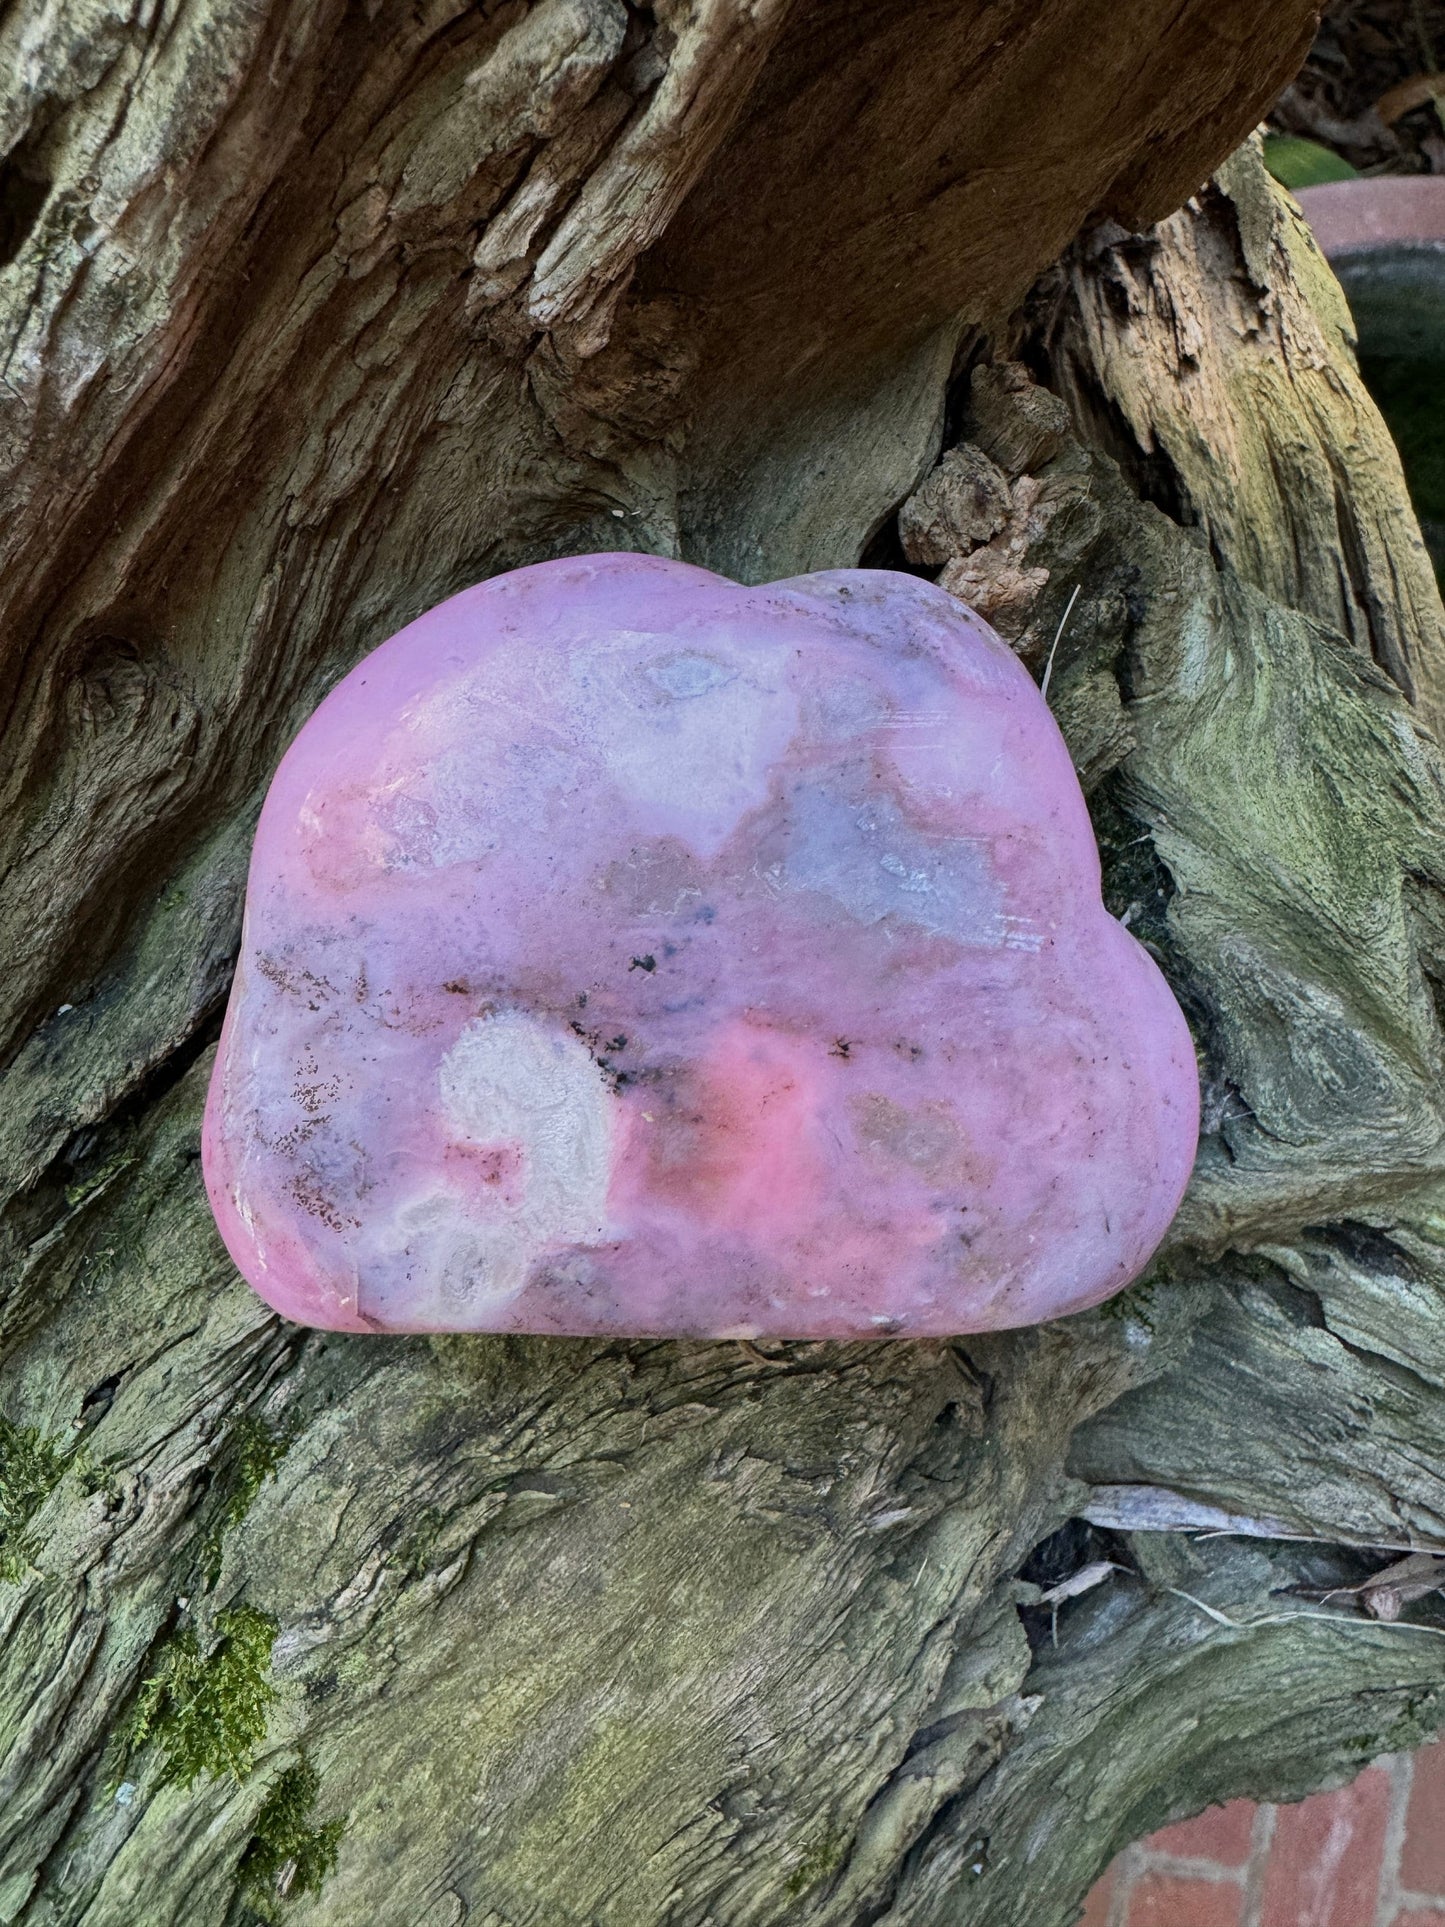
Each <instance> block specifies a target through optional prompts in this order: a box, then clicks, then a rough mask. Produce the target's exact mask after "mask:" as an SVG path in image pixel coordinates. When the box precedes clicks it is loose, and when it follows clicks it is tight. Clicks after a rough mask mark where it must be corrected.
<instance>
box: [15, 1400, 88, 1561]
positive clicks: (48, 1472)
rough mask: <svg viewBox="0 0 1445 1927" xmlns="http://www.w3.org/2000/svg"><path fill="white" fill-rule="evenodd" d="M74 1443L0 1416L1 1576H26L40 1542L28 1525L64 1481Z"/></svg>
mask: <svg viewBox="0 0 1445 1927" xmlns="http://www.w3.org/2000/svg"><path fill="white" fill-rule="evenodd" d="M71 1457H72V1452H71V1449H70V1448H69V1447H68V1446H66V1445H62V1444H61V1443H60V1442H59V1441H58V1440H57V1439H48V1438H46V1437H44V1436H43V1434H42V1433H40V1432H39V1431H37V1430H36V1428H35V1427H34V1426H33V1425H12V1424H11V1423H10V1421H9V1419H6V1418H0V1581H4V1580H7V1579H8V1580H18V1579H22V1578H23V1577H24V1576H25V1572H26V1570H27V1568H28V1567H29V1566H30V1564H31V1562H32V1561H33V1559H34V1556H35V1552H36V1544H35V1541H34V1540H33V1539H31V1538H30V1537H29V1535H28V1534H27V1532H26V1527H27V1526H28V1525H29V1524H30V1521H31V1520H32V1519H33V1518H34V1516H35V1514H36V1513H37V1512H38V1511H39V1510H40V1508H41V1506H42V1505H43V1504H44V1503H45V1501H46V1499H47V1498H49V1496H50V1494H51V1492H53V1491H54V1489H55V1487H56V1486H57V1485H58V1484H59V1483H60V1480H61V1476H62V1474H63V1473H64V1471H65V1469H66V1467H67V1466H68V1465H69V1464H70V1461H71Z"/></svg>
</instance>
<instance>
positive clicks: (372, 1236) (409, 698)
mask: <svg viewBox="0 0 1445 1927" xmlns="http://www.w3.org/2000/svg"><path fill="white" fill-rule="evenodd" d="M1197 1129H1198V1084H1197V1077H1196V1070H1195V1060H1194V1052H1193V1048H1192V1045H1191V1041H1190V1037H1189V1033H1188V1030H1187V1027H1186V1025H1185V1023H1184V1019H1183V1017H1182V1015H1181V1014H1180V1011H1179V1008H1178V1006H1177V1004H1176V1003H1175V1001H1174V998H1173V996H1172V995H1171V993H1170V991H1169V989H1168V987H1167V986H1166V984H1165V983H1164V980H1163V978H1162V977H1161V975H1160V974H1159V971H1158V970H1157V968H1156V967H1155V965H1154V963H1153V961H1152V960H1151V959H1150V957H1149V956H1148V955H1147V954H1146V952H1145V951H1144V950H1143V949H1141V948H1140V946H1139V945H1138V944H1137V943H1136V942H1135V941H1134V939H1133V938H1132V937H1130V936H1129V934H1128V933H1127V931H1125V930H1124V929H1122V928H1121V926H1120V925H1119V924H1118V923H1117V922H1115V920H1114V919H1113V918H1112V917H1110V916H1109V915H1108V914H1107V912H1106V911H1105V910H1104V909H1103V907H1102V904H1101V902H1100V895H1099V864H1098V856H1097V852H1096V849H1095V845H1094V839H1093V835H1092V831H1091V829H1090V825H1089V819H1088V815H1087V812H1086V810H1085V807H1084V801H1083V797H1082V795H1081V794H1080V791H1079V786H1078V782H1077V780H1076V778H1075V775H1074V772H1073V769H1072V767H1071V765H1070V763H1069V758H1068V753H1067V751H1066V749H1065V747H1064V743H1063V740H1062V738H1061V737H1060V735H1059V733H1058V730H1057V728H1056V726H1055V724H1054V721H1053V719H1052V717H1051V716H1050V714H1049V712H1048V709H1047V707H1046V705H1045V703H1044V702H1043V700H1042V698H1041V697H1040V695H1039V692H1038V690H1037V689H1036V688H1035V686H1034V684H1033V682H1032V680H1031V679H1030V677H1029V676H1028V674H1027V673H1026V671H1025V670H1024V669H1023V668H1022V666H1021V665H1020V664H1019V663H1018V661H1017V660H1016V659H1015V657H1014V656H1013V655H1012V654H1011V652H1010V651H1009V650H1008V648H1007V647H1006V646H1005V645H1004V644H1003V643H1001V642H1000V641H999V640H998V638H997V637H996V636H994V635H993V633H992V631H990V630H989V629H988V628H987V627H986V625H984V624H983V623H982V622H981V621H980V620H979V619H978V618H977V617H974V616H972V615H971V614H970V612H969V611H968V610H966V609H965V608H963V607H962V606H961V605H960V604H959V603H958V602H956V601H955V600H954V599H953V598H952V597H950V596H948V595H945V594H944V593H943V592H942V591H941V590H939V589H936V588H934V587H932V586H931V585H929V584H928V583H925V582H921V581H919V580H917V579H915V578H913V577H911V576H906V575H893V574H889V573H885V572H882V571H875V570H844V571H836V572H833V573H829V574H823V575H815V576H808V577H802V578H799V579H797V580H795V581H791V582H780V583H774V584H771V585H769V586H768V587H765V588H760V589H744V588H740V587H738V586H737V585H736V584H734V583H731V582H727V581H725V580H723V579H722V578H720V577H718V576H714V575H711V574H709V573H707V572H706V571H704V570H701V569H696V568H691V567H688V566H686V565H684V564H681V563H676V562H668V561H663V560H659V559H657V558H654V557H647V556H636V555H611V556H608V555H601V556H584V557H579V558H575V559H572V560H567V561H562V562H552V563H545V564H542V565H540V566H538V567H535V568H530V569H522V570H519V571H517V572H516V573H514V574H512V575H508V576H502V577H499V578H497V579H495V580H493V581H490V582H487V583H484V584H482V585H481V586H480V587H478V588H475V589H470V590H467V591H466V592H465V593H464V594H462V595H459V596H455V597H453V598H452V599H451V600H450V601H448V602H445V603H443V604H441V605H440V606H439V607H438V608H435V609H433V610H431V611H430V612H429V613H428V614H426V615H425V616H423V617H421V618H420V620H419V621H417V622H415V623H413V624H411V625H410V627H409V628H407V629H405V630H403V631H402V632H401V633H400V634H399V635H397V636H395V637H393V638H392V640H391V641H389V642H387V643H385V644H384V645H383V646H382V647H381V648H380V649H378V650H376V651H375V652H374V653H373V654H372V655H370V656H369V657H367V659H366V660H365V661H364V662H363V663H361V664H360V665H359V667H358V668H357V669H356V670H354V671H353V672H352V674H351V675H349V676H348V677H347V678H346V679H345V681H344V682H342V683H341V684H340V685H339V686H338V687H337V688H336V689H335V690H334V691H333V692H332V694H331V695H330V696H329V697H328V698H327V699H326V701H325V702H324V703H323V704H322V705H321V707H320V708H319V709H318V710H317V712H316V714H315V715H314V716H313V717H312V719H311V720H310V721H309V722H308V723H307V725H306V726H305V728H304V729H303V730H302V731H301V733H300V735H299V736H298V738H297V739H296V742H295V743H294V744H293V746H292V748H291V749H290V751H289V752H288V754H287V755H286V757H285V758H284V760H283V762H282V764H281V767H280V769H279V770H278V772H277V775H276V778H275V781H274V783H273V785H272V788H271V791H270V794H269V796H268V798H267V801H266V806H265V809H264V811H263V813H262V817H261V823H260V828H259V830H258V832H257V837H256V846H255V852H254V855H253V859H252V866H251V876H250V885H249V892H248V898H247V914H246V929H245V935H244V939H243V945H242V956H241V962H240V967H239V970H238V973H237V978H236V984H235V988H234V990H233V993H232V998H231V1005H230V1009H229V1011H228V1013H227V1018H226V1025H225V1030H224V1033H223V1035H222V1039H221V1046H220V1052H219V1056H218V1058H217V1063H216V1068H215V1072H214V1075H213V1079H212V1083H211V1090H210V1096H209V1100H208V1104H207V1111H206V1125H205V1137H204V1159H205V1172H206V1181H207V1185H208V1188H209V1191H210V1195H211V1201H212V1204H213V1206H214V1209H215V1212H216V1217H217V1220H218V1223H219V1225H220V1228H221V1232H222V1235H223V1236H224V1238H225V1240H226V1244H227V1246H228V1247H229V1249H230V1251H231V1253H232V1255H233V1257H234V1258H235V1260H236V1263H237V1264H238V1266H239V1267H240V1269H241V1270H242V1272H243V1273H244V1274H245V1276H246V1277H247V1278H248V1279H249V1280H250V1282H251V1283H252V1284H253V1285H254V1286H255V1288H256V1289H257V1290H258V1291H259V1292H260V1293H261V1294H262V1296H263V1297H265V1298H266V1299H267V1300H268V1301H269V1302H270V1303H271V1304H273V1305H274V1306H275V1307H276V1308H277V1309H278V1310H280V1311H282V1312H284V1313H285V1314H286V1315H287V1316H288V1317H291V1318H294V1319H298V1320H300V1321H302V1322H304V1323H308V1324H313V1325H323V1326H333V1327H339V1328H342V1329H348V1330H374V1331H409V1330H411V1331H414V1330H425V1331H435V1330H471V1331H531V1332H559V1333H561V1332H565V1333H579V1334H587V1333H595V1334H615V1333H621V1334H685V1333H686V1334H697V1335H715V1336H726V1335H731V1336H763V1335H772V1336H779V1337H847V1336H860V1335H879V1334H887V1333H897V1334H900V1335H910V1334H911V1335H919V1334H925V1333H949V1332H964V1331H972V1330H980V1329H986V1328H990V1327H995V1326H1005V1325H1018V1324H1025V1323H1031V1322H1035V1321H1038V1320H1042V1319H1047V1318H1051V1317H1054V1316H1056V1315H1058V1314H1059V1313H1062V1312H1067V1311H1073V1310H1076V1309H1079V1308H1080V1307H1082V1306H1085V1305H1090V1304H1093V1303H1096V1302H1097V1301H1098V1300H1099V1299H1101V1298H1104V1297H1106V1296H1107V1295H1108V1294H1109V1293H1111V1292H1113V1291H1117V1290H1118V1289H1119V1288H1120V1287H1121V1286H1122V1285H1124V1284H1126V1283H1127V1282H1128V1281H1129V1279H1130V1278H1132V1277H1134V1276H1135V1275H1136V1274H1137V1273H1138V1271H1139V1269H1140V1268H1141V1266H1142V1265H1143V1264H1144V1263H1145V1261H1146V1260H1147V1258H1148V1257H1149V1254H1150V1253H1151V1252H1152V1250H1153V1249H1154V1247H1155V1245H1156V1244H1157V1242H1158V1240H1159V1238H1160V1237H1161V1236H1162V1234H1163V1232H1164V1230H1165V1228H1166V1226H1167V1225H1168V1223H1169V1220H1170V1218H1171V1217H1172V1215H1173V1213H1174V1210H1175V1207H1176V1205H1177V1204H1178V1201H1179V1197H1180V1195H1181V1193H1182V1191H1183V1188H1184V1185H1185V1183H1186V1181H1187V1178H1188V1175H1189V1170H1190V1166H1191V1163H1192V1160H1193V1155H1194V1149H1195V1142H1196V1136H1197Z"/></svg>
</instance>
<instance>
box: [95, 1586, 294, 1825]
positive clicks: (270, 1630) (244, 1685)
mask: <svg viewBox="0 0 1445 1927" xmlns="http://www.w3.org/2000/svg"><path fill="white" fill-rule="evenodd" d="M277 1631H278V1627H277V1625H276V1621H275V1620H274V1619H272V1618H271V1617H270V1616H269V1615H268V1614H266V1613H262V1612H257V1611H256V1610H255V1608H254V1607H251V1606H235V1607H232V1608H231V1610H230V1611H229V1612H223V1613H219V1614H218V1615H217V1617H216V1642H215V1644H214V1645H213V1646H212V1648H211V1650H210V1651H209V1652H208V1653H202V1651H201V1647H200V1641H199V1640H198V1639H197V1637H196V1634H195V1631H194V1629H193V1628H191V1627H189V1626H187V1627H184V1628H182V1630H181V1631H180V1632H177V1633H175V1634H173V1635H172V1636H171V1638H170V1639H169V1640H167V1642H166V1644H165V1645H164V1646H163V1647H162V1648H161V1651H160V1654H159V1656H158V1658H157V1661H156V1666H155V1670H154V1671H153V1672H152V1673H151V1675H150V1677H149V1679H147V1680H146V1682H145V1684H144V1685H143V1686H142V1687H141V1689H140V1696H139V1698H138V1699H137V1701H136V1704H135V1709H134V1711H133V1712H132V1713H131V1716H130V1718H129V1720H128V1721H127V1722H126V1725H125V1729H124V1732H123V1734H122V1740H123V1745H124V1752H123V1759H124V1758H128V1757H129V1755H130V1754H131V1753H132V1752H134V1751H135V1750H136V1749H137V1748H138V1747H141V1746H144V1745H146V1744H147V1743H148V1742H149V1741H152V1740H154V1741H155V1743H156V1745H157V1746H158V1747H159V1748H160V1751H161V1755H162V1759H163V1765H162V1768H161V1774H160V1780H159V1784H160V1785H161V1786H167V1785H172V1784H174V1785H176V1786H182V1787H188V1786H190V1785H191V1784H192V1783H193V1782H194V1781H195V1780H197V1779H199V1777H200V1776H201V1774H203V1773H206V1774H209V1775H210V1776H211V1778H212V1779H219V1778H220V1777H221V1776H222V1774H226V1773H229V1774H230V1775H231V1777H232V1779H234V1780H244V1779H245V1778H246V1776H247V1774H248V1773H249V1772H250V1771H251V1768H252V1766H253V1764H254V1762H255V1758H256V1748H257V1747H258V1746H259V1745H260V1744H261V1741H262V1740H263V1739H264V1738H265V1737H266V1716H267V1714H268V1713H269V1712H270V1709H271V1702H272V1701H273V1700H274V1699H275V1697H276V1689H275V1687H274V1686H272V1684H271V1680H270V1671H271V1648H272V1646H273V1644H274V1643H275V1639H276V1634H277Z"/></svg>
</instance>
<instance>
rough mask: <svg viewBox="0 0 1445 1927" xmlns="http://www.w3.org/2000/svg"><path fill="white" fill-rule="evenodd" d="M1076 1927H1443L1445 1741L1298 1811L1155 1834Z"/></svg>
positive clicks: (1118, 1867)
mask: <svg viewBox="0 0 1445 1927" xmlns="http://www.w3.org/2000/svg"><path fill="white" fill-rule="evenodd" d="M1081 1927H1445V1742H1441V1743H1437V1744H1436V1745H1434V1746H1430V1747H1426V1748H1425V1749H1424V1751H1423V1752H1420V1753H1415V1754H1400V1755H1398V1756H1396V1757H1395V1758H1393V1759H1387V1760H1379V1761H1377V1762H1376V1764H1375V1765H1374V1766H1371V1767H1367V1768H1366V1769H1365V1771H1364V1772H1363V1773H1362V1774H1361V1775H1360V1777H1359V1778H1358V1779H1357V1780H1355V1781H1353V1782H1352V1783H1351V1784H1350V1785H1349V1786H1347V1787H1341V1788H1340V1790H1339V1791H1338V1792H1337V1793H1317V1794H1315V1795H1314V1797H1313V1798H1312V1799H1309V1800H1303V1801H1301V1802H1300V1804H1299V1805H1298V1806H1289V1807H1274V1806H1254V1805H1252V1804H1251V1803H1249V1802H1248V1801H1245V1800H1236V1801H1234V1802H1233V1803H1232V1804H1231V1805H1229V1806H1227V1807H1211V1808H1210V1810H1209V1811H1208V1812H1207V1813H1202V1814H1200V1816H1199V1818H1198V1819H1197V1820H1186V1821H1184V1822H1183V1823H1182V1824H1181V1825H1179V1826H1177V1827H1165V1828H1164V1830H1163V1832H1162V1833H1156V1834H1152V1835H1151V1836H1150V1837H1149V1839H1147V1840H1141V1841H1140V1842H1139V1843H1138V1844H1137V1845H1136V1846H1132V1847H1126V1848H1125V1850H1124V1852H1123V1853H1121V1854H1120V1855H1119V1858H1118V1859H1117V1860H1116V1861H1115V1862H1114V1864H1113V1866H1112V1867H1111V1868H1110V1869H1109V1871H1108V1873H1106V1874H1105V1876H1104V1878H1103V1879H1102V1880H1101V1881H1100V1882H1099V1884H1098V1886H1097V1887H1096V1888H1095V1889H1094V1891H1093V1893H1092V1894H1091V1895H1090V1896H1089V1901H1088V1905H1087V1906H1086V1907H1085V1909H1084V1915H1083V1921H1082V1923H1081Z"/></svg>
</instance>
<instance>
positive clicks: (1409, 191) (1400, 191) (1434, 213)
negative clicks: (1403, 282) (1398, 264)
mask: <svg viewBox="0 0 1445 1927" xmlns="http://www.w3.org/2000/svg"><path fill="white" fill-rule="evenodd" d="M1295 199H1296V200H1297V201H1298V202H1299V204H1300V207H1301V209H1302V210H1303V212H1304V216H1305V219H1306V220H1307V221H1308V222H1309V224H1310V227H1311V228H1312V229H1313V231H1314V236H1315V239H1316V240H1317V241H1318V242H1319V244H1320V247H1321V249H1322V250H1323V251H1324V253H1325V255H1326V256H1327V257H1329V258H1330V259H1334V258H1335V256H1337V255H1339V254H1344V253H1351V254H1354V253H1358V252H1360V251H1362V250H1366V249H1372V248H1385V247H1397V246H1400V245H1417V246H1418V245H1424V246H1431V245H1433V244H1438V243H1445V174H1381V175H1375V176H1374V177H1372V178H1369V179H1361V180H1357V181H1326V182H1323V183H1322V184H1321V185H1320V186H1318V187H1302V188H1301V189H1300V190H1299V191H1298V193H1297V194H1296V196H1295Z"/></svg>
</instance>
